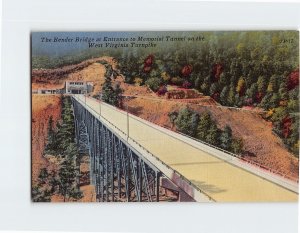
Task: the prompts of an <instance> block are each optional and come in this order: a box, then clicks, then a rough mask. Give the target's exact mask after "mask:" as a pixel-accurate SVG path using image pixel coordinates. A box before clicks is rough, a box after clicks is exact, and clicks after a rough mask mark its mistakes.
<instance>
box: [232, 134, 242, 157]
mask: <svg viewBox="0 0 300 233" xmlns="http://www.w3.org/2000/svg"><path fill="white" fill-rule="evenodd" d="M243 146H244V143H243V140H242V139H241V138H239V139H235V138H234V139H233V140H232V143H231V151H232V152H233V153H234V154H237V155H238V154H240V153H241V152H242V151H243Z"/></svg>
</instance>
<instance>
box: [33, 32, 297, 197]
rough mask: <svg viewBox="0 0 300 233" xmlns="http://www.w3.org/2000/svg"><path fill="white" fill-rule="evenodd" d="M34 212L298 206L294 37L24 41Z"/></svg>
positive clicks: (121, 35)
mask: <svg viewBox="0 0 300 233" xmlns="http://www.w3.org/2000/svg"><path fill="white" fill-rule="evenodd" d="M31 95H32V96H31V108H32V109H31V133H32V135H31V138H32V145H31V152H32V155H31V159H32V169H31V170H32V183H31V196H32V201H33V202H297V201H298V183H299V172H298V171H299V32H298V31H287V30H284V31H165V32H163V31H159V32H155V31H144V32H143V31H113V32H32V34H31Z"/></svg>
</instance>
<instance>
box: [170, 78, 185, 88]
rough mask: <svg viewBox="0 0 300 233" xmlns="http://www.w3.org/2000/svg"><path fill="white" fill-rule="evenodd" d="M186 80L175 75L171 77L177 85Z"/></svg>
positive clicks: (172, 81)
mask: <svg viewBox="0 0 300 233" xmlns="http://www.w3.org/2000/svg"><path fill="white" fill-rule="evenodd" d="M183 82H184V79H182V78H180V77H173V78H171V83H172V84H174V85H177V86H181V85H182V84H183Z"/></svg>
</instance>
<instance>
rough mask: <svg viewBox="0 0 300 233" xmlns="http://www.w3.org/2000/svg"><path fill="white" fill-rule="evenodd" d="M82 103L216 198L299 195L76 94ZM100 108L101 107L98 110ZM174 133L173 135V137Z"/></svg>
mask: <svg viewBox="0 0 300 233" xmlns="http://www.w3.org/2000/svg"><path fill="white" fill-rule="evenodd" d="M76 98H77V99H80V100H81V102H82V103H84V104H86V105H87V106H89V107H90V108H91V109H93V111H94V112H96V113H98V114H100V111H101V116H103V117H104V118H105V119H108V120H109V121H110V122H111V123H112V124H114V125H115V126H116V127H118V128H119V129H120V130H122V131H123V132H124V133H127V125H129V137H130V138H132V139H133V140H135V141H136V142H138V143H139V144H140V145H141V146H143V147H144V148H145V149H147V150H148V151H149V152H151V153H152V154H154V155H155V156H156V157H157V158H159V159H160V160H161V161H163V162H164V163H166V164H167V165H169V166H170V167H171V168H172V169H174V170H176V171H178V172H179V173H180V174H182V175H183V176H185V177H186V178H187V179H189V180H190V181H191V182H192V183H193V184H194V185H196V186H197V187H199V188H200V189H201V190H203V191H204V192H205V193H206V194H207V195H209V196H210V197H211V198H213V199H214V200H216V201H221V202H252V201H255V202H259V201H297V199H298V194H297V193H296V192H293V191H290V190H288V189H286V188H284V187H282V186H280V185H278V184H275V183H273V182H271V181H269V180H266V179H264V178H262V177H260V176H258V175H256V174H253V173H252V172H249V171H246V170H245V169H243V168H240V167H238V166H235V165H232V163H230V162H229V161H227V160H230V158H227V159H226V158H224V159H220V158H218V157H216V156H214V155H212V154H211V153H209V152H207V150H201V149H199V148H197V147H195V146H193V145H191V144H189V143H186V142H185V141H182V140H180V139H178V138H177V137H176V133H173V132H168V133H165V132H164V131H163V130H161V129H159V127H158V128H156V127H155V126H153V125H152V124H150V123H149V124H148V123H146V122H145V121H144V120H141V119H139V118H137V117H135V116H132V115H130V114H129V117H128V119H127V113H126V112H124V111H120V110H118V109H116V108H113V107H111V106H108V105H106V104H104V103H101V105H100V104H99V102H98V101H97V100H95V99H92V98H85V97H84V96H79V95H77V97H76ZM100 109H101V110H100ZM172 134H174V136H172Z"/></svg>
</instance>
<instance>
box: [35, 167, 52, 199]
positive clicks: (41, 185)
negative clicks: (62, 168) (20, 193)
mask: <svg viewBox="0 0 300 233" xmlns="http://www.w3.org/2000/svg"><path fill="white" fill-rule="evenodd" d="M48 178H49V173H48V170H47V169H46V168H42V169H41V170H40V173H39V176H38V179H37V184H36V185H34V186H33V187H32V189H31V198H32V201H33V202H50V201H51V196H52V195H53V190H52V189H51V187H50V186H49V183H48Z"/></svg>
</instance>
